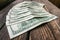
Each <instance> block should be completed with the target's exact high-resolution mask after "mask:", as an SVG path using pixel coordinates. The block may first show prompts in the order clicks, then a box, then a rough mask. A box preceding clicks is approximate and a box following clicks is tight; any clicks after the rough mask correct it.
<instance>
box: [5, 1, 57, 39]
mask: <svg viewBox="0 0 60 40" xmlns="http://www.w3.org/2000/svg"><path fill="white" fill-rule="evenodd" d="M44 5H45V4H43V3H38V2H35V1H24V2H22V3H19V4H17V5H15V6H14V7H13V8H12V9H10V11H9V12H8V15H7V16H6V26H7V29H8V33H9V36H10V38H11V39H12V38H14V37H16V36H18V35H21V34H23V33H25V32H27V31H29V30H31V29H33V28H35V27H37V26H39V25H41V24H42V23H46V22H49V21H51V20H53V19H56V18H57V16H55V15H52V14H50V13H49V12H47V11H46V10H45V9H44V8H43V6H44Z"/></svg>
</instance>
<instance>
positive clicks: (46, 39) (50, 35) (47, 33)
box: [29, 0, 60, 40]
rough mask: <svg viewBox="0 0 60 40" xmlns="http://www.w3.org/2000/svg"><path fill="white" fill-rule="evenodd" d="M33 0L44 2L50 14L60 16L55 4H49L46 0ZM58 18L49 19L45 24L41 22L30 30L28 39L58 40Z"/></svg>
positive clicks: (59, 35)
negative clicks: (40, 24)
mask: <svg viewBox="0 0 60 40" xmlns="http://www.w3.org/2000/svg"><path fill="white" fill-rule="evenodd" d="M33 1H37V2H42V3H44V4H45V5H46V7H47V9H48V11H49V12H50V13H51V14H54V15H57V16H58V17H60V15H59V14H60V10H59V9H58V8H57V7H56V6H54V5H53V4H51V3H50V2H49V1H48V0H33ZM58 19H59V18H58ZM58 19H56V20H54V21H51V22H49V23H47V24H43V25H42V26H38V28H36V29H34V30H32V31H31V32H30V37H29V38H30V40H60V38H59V37H60V31H59V30H60V29H59V28H60V27H59V24H58V21H59V20H58Z"/></svg>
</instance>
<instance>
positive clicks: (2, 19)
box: [0, 0, 23, 28]
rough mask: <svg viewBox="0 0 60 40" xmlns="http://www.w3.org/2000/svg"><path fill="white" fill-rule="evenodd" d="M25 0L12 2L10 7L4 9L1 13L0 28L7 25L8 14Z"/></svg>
mask: <svg viewBox="0 0 60 40" xmlns="http://www.w3.org/2000/svg"><path fill="white" fill-rule="evenodd" d="M22 1H23V0H16V1H14V2H12V3H11V4H10V5H8V6H7V7H6V8H4V9H3V10H1V11H0V28H1V27H2V25H3V24H4V23H5V20H6V15H7V13H8V11H9V10H10V9H11V8H12V7H13V6H14V5H16V4H17V3H20V2H22Z"/></svg>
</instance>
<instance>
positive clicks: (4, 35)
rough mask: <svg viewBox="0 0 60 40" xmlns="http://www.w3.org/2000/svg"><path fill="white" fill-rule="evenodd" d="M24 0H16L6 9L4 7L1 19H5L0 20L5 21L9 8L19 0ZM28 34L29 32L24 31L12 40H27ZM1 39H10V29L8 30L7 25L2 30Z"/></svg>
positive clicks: (0, 12)
mask: <svg viewBox="0 0 60 40" xmlns="http://www.w3.org/2000/svg"><path fill="white" fill-rule="evenodd" d="M22 1H23V0H16V1H14V2H13V3H11V4H10V5H9V6H8V7H6V8H5V9H3V10H2V11H0V14H1V15H0V17H1V18H0V19H3V20H0V21H4V20H6V18H3V16H4V17H6V14H7V13H8V11H9V9H10V8H12V7H13V6H14V5H16V4H17V3H19V2H22ZM1 23H2V22H1ZM4 23H5V21H4V22H3V24H4ZM27 35H28V33H27V32H26V33H24V34H22V35H20V36H18V37H16V38H14V39H12V40H27ZM0 40H10V38H9V35H8V31H7V27H6V26H4V27H3V28H2V29H1V30H0Z"/></svg>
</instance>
